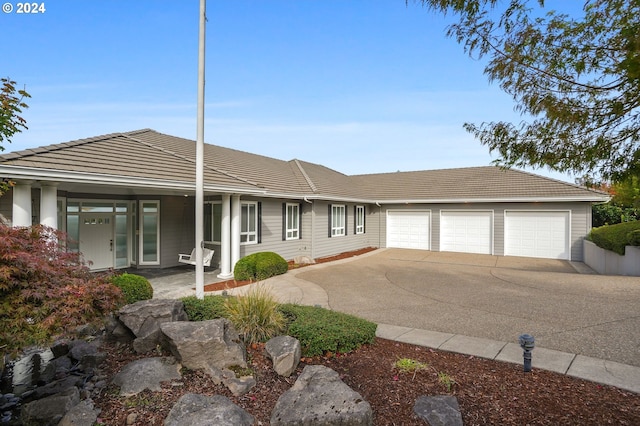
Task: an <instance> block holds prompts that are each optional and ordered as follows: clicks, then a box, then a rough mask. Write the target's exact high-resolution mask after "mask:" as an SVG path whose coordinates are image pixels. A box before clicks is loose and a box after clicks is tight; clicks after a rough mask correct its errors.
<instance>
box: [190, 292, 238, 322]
mask: <svg viewBox="0 0 640 426" xmlns="http://www.w3.org/2000/svg"><path fill="white" fill-rule="evenodd" d="M226 299H227V297H224V296H218V295H215V296H205V297H204V299H198V298H197V297H196V296H188V297H183V298H182V299H180V300H181V301H182V303H183V304H184V311H185V312H186V313H187V316H188V317H189V321H207V320H212V319H217V318H226V317H227V311H226V309H225V307H224V302H225V300H226Z"/></svg>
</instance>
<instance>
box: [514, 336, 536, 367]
mask: <svg viewBox="0 0 640 426" xmlns="http://www.w3.org/2000/svg"><path fill="white" fill-rule="evenodd" d="M518 342H519V343H520V347H521V348H522V350H523V357H524V372H525V373H528V372H530V371H531V351H532V350H533V347H534V346H535V342H536V339H534V338H533V336H532V335H530V334H521V335H520V337H519V338H518Z"/></svg>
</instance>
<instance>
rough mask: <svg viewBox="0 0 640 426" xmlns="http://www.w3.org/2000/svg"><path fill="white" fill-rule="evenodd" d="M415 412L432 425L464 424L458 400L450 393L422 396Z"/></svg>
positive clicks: (454, 425)
mask: <svg viewBox="0 0 640 426" xmlns="http://www.w3.org/2000/svg"><path fill="white" fill-rule="evenodd" d="M413 412H414V413H415V414H416V415H417V416H418V417H420V418H421V419H422V420H424V421H426V422H427V423H429V425H431V426H463V423H462V414H460V407H459V406H458V400H457V399H456V397H454V396H450V395H436V396H421V397H419V398H418V399H417V400H416V403H415V405H414V406H413Z"/></svg>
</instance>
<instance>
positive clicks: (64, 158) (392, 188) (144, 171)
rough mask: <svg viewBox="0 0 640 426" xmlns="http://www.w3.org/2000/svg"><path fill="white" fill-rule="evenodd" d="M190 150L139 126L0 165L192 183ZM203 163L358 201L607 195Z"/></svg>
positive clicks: (426, 174)
mask: <svg viewBox="0 0 640 426" xmlns="http://www.w3.org/2000/svg"><path fill="white" fill-rule="evenodd" d="M195 150H196V143H195V141H192V140H189V139H184V138H179V137H175V136H170V135H165V134H162V133H158V132H156V131H153V130H150V129H143V130H137V131H133V132H127V133H113V134H108V135H103V136H97V137H94V138H88V139H80V140H77V141H71V142H66V143H61V144H56V145H49V146H44V147H39V148H34V149H29V150H25V151H18V152H12V153H8V154H4V155H0V172H1V173H3V174H5V173H6V174H8V173H10V171H11V170H15V169H14V168H20V169H22V170H37V171H38V173H39V174H40V175H41V176H42V178H46V177H47V176H54V175H56V176H57V175H59V174H60V173H63V174H64V173H68V174H74V175H78V176H81V177H84V178H86V179H87V180H90V179H91V177H92V176H97V175H100V176H101V177H107V178H108V177H110V176H111V177H113V178H116V177H118V178H120V179H122V178H124V179H128V180H131V182H132V184H135V182H136V181H137V180H140V181H141V182H142V181H144V182H142V183H140V185H145V184H148V182H149V180H151V181H154V180H155V181H158V182H167V181H170V182H181V183H183V184H185V185H190V184H193V182H194V180H195V176H194V175H195V171H194V170H195V155H196V152H195ZM204 163H205V168H204V170H205V171H204V175H205V176H204V178H205V188H206V189H208V190H210V191H213V190H215V189H218V190H224V189H227V190H232V189H235V190H242V191H244V192H255V193H256V194H265V195H267V196H282V197H285V196H291V197H296V198H300V197H310V198H326V199H349V200H362V201H363V202H364V201H371V202H373V201H378V202H393V201H424V202H428V201H431V202H446V201H453V200H458V201H471V200H487V201H488V200H491V201H499V200H504V201H509V200H512V201H515V200H524V199H526V200H533V199H540V200H541V201H542V200H551V199H571V200H578V199H580V200H584V201H603V200H605V199H606V194H603V193H601V192H597V191H592V190H588V189H585V188H582V187H579V186H577V185H572V184H569V183H566V182H561V181H557V180H554V179H550V178H546V177H542V176H538V175H535V174H531V173H526V172H522V171H519V170H512V169H511V170H503V169H500V168H498V167H493V166H488V167H471V168H462V169H446V170H425V171H415V172H397V173H381V174H367V175H355V176H348V175H345V174H343V173H340V172H337V171H335V170H332V169H329V168H327V167H324V166H322V165H319V164H314V163H309V162H305V161H301V160H297V159H294V160H291V161H283V160H278V159H275V158H270V157H266V156H262V155H256V154H251V153H248V152H243V151H238V150H235V149H231V148H224V147H221V146H216V145H209V144H205V150H204ZM5 166H8V167H5ZM8 177H11V176H8ZM107 182H108V179H107Z"/></svg>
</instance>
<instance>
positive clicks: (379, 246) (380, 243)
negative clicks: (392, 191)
mask: <svg viewBox="0 0 640 426" xmlns="http://www.w3.org/2000/svg"><path fill="white" fill-rule="evenodd" d="M376 206H378V209H379V214H378V248H382V247H381V245H382V205H380V203H379V202H378V201H376ZM385 227H386V223H385Z"/></svg>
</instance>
